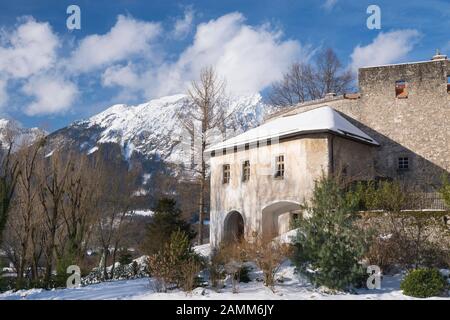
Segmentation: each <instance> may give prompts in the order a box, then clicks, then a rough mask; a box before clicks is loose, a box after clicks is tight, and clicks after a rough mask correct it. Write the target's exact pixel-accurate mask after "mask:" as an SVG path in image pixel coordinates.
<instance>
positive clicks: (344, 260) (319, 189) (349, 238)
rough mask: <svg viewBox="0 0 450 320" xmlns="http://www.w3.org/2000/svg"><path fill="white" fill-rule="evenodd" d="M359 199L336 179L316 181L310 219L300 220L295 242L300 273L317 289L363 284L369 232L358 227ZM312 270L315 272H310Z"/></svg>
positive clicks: (308, 207) (308, 217)
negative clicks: (363, 265)
mask: <svg viewBox="0 0 450 320" xmlns="http://www.w3.org/2000/svg"><path fill="white" fill-rule="evenodd" d="M358 205H359V198H357V197H354V196H353V195H352V193H350V192H346V191H345V190H344V189H343V188H342V187H341V186H340V185H339V183H338V181H337V180H336V179H334V178H326V177H323V178H321V179H320V180H318V181H316V184H315V188H314V192H313V196H312V199H311V204H310V205H305V208H306V209H307V213H308V214H309V216H305V217H303V218H301V219H300V221H299V223H298V228H299V232H298V233H297V238H296V240H295V247H296V254H295V257H294V262H295V264H296V266H297V270H298V271H299V272H300V273H302V274H304V275H305V276H307V277H308V278H309V279H310V280H311V282H312V283H313V284H315V285H317V286H321V285H323V286H326V287H329V288H331V289H340V290H345V289H349V288H350V287H352V286H357V285H360V284H361V280H362V279H363V277H364V276H365V272H364V270H363V268H362V266H361V264H360V261H361V260H362V258H363V257H364V254H365V253H366V251H367V248H368V243H369V235H370V232H364V231H363V230H362V229H360V228H359V227H357V226H356V221H357V220H358V216H357V214H356V212H355V211H356V210H357V208H358ZM311 270H312V271H313V272H311Z"/></svg>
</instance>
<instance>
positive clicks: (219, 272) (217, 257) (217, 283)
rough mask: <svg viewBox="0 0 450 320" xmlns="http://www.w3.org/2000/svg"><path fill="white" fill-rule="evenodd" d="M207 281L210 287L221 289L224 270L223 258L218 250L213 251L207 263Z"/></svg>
mask: <svg viewBox="0 0 450 320" xmlns="http://www.w3.org/2000/svg"><path fill="white" fill-rule="evenodd" d="M208 272H209V281H210V285H211V287H213V288H215V289H216V290H219V289H220V287H221V280H222V279H223V278H224V277H225V274H226V273H225V268H224V263H223V257H222V255H221V253H220V250H217V249H214V250H213V251H212V253H211V257H210V260H209V263H208Z"/></svg>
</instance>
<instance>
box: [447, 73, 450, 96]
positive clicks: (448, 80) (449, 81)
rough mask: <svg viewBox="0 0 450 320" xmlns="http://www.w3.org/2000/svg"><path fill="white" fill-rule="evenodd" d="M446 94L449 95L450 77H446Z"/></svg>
mask: <svg viewBox="0 0 450 320" xmlns="http://www.w3.org/2000/svg"><path fill="white" fill-rule="evenodd" d="M447 93H450V76H447Z"/></svg>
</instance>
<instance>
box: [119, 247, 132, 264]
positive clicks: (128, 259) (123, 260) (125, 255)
mask: <svg viewBox="0 0 450 320" xmlns="http://www.w3.org/2000/svg"><path fill="white" fill-rule="evenodd" d="M132 262H133V256H132V254H131V253H130V252H129V251H128V250H124V251H120V254H119V263H120V264H121V265H127V264H130V263H132Z"/></svg>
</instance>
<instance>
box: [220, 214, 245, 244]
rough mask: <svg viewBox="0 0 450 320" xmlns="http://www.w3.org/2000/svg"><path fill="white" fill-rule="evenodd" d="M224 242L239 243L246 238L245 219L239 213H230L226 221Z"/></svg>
mask: <svg viewBox="0 0 450 320" xmlns="http://www.w3.org/2000/svg"><path fill="white" fill-rule="evenodd" d="M223 228H224V239H223V240H224V242H225V243H230V242H237V241H240V240H242V239H243V238H244V218H243V217H242V215H241V214H240V213H239V212H238V211H231V212H230V213H228V215H227V217H226V218H225V221H224V226H223Z"/></svg>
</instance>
